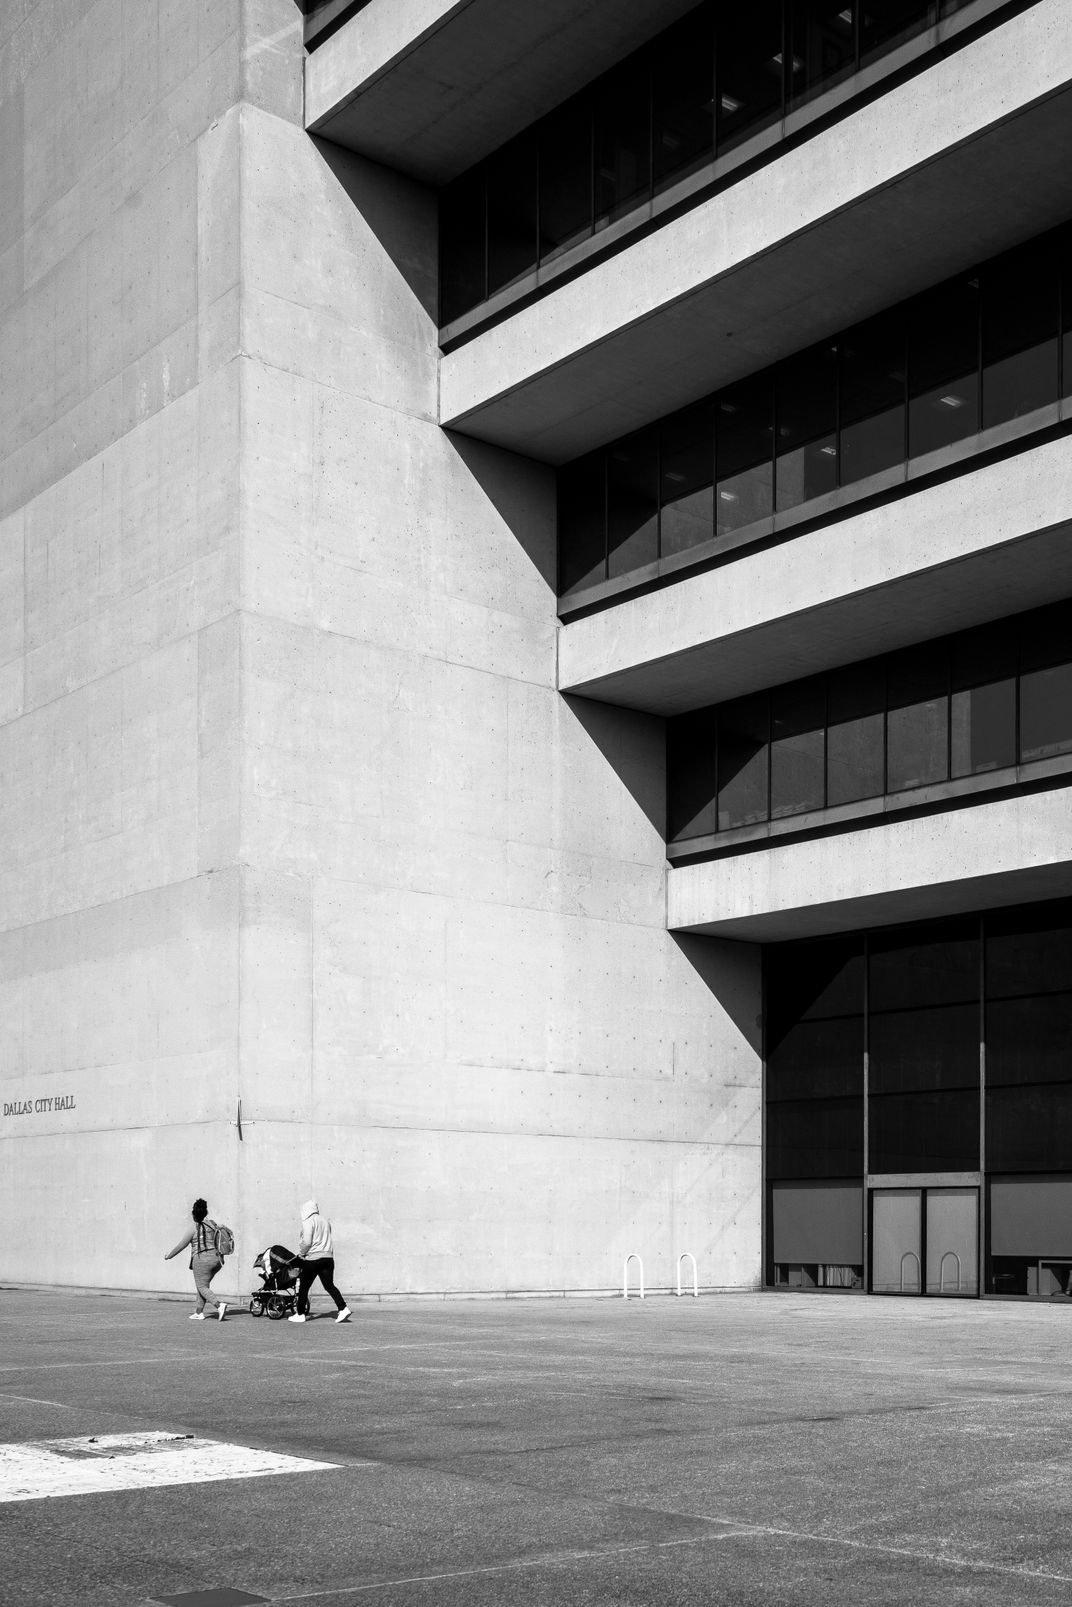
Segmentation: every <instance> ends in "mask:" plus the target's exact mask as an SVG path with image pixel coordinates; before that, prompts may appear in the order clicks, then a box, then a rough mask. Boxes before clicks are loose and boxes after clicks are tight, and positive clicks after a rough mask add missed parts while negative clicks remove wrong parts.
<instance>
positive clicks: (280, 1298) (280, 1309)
mask: <svg viewBox="0 0 1072 1607" xmlns="http://www.w3.org/2000/svg"><path fill="white" fill-rule="evenodd" d="M289 1304H290V1302H289V1300H288V1299H287V1297H286V1295H269V1296H268V1315H269V1317H271V1319H272V1321H273V1322H279V1320H280V1318H282V1317H285V1316H286V1314H287V1307H288V1305H289Z"/></svg>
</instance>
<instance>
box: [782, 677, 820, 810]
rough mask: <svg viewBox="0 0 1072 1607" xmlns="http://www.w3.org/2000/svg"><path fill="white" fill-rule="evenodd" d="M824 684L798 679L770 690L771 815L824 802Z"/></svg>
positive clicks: (812, 806)
mask: <svg viewBox="0 0 1072 1607" xmlns="http://www.w3.org/2000/svg"><path fill="white" fill-rule="evenodd" d="M825 726H826V684H825V682H824V681H822V680H814V681H800V682H797V683H796V684H795V685H793V686H786V687H781V688H779V690H778V691H776V692H773V693H772V694H771V778H770V789H771V818H772V819H773V820H777V819H778V818H779V816H781V815H799V814H800V813H802V811H804V810H807V809H821V808H822V807H823V804H824V802H825V773H824V759H825V748H826V740H825V739H826V730H825Z"/></svg>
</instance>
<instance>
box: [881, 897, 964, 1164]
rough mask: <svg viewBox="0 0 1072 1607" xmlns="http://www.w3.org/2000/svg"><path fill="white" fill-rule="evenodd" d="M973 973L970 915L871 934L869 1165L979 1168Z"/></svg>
mask: <svg viewBox="0 0 1072 1607" xmlns="http://www.w3.org/2000/svg"><path fill="white" fill-rule="evenodd" d="M980 981H981V977H980V946H979V925H978V922H977V921H971V922H958V923H955V924H953V923H951V924H950V925H948V926H945V927H942V926H928V927H925V928H916V929H912V928H908V929H903V930H902V931H899V932H893V933H877V934H876V935H875V936H874V937H873V938H872V939H871V942H870V944H869V957H868V989H869V1011H868V1076H869V1093H870V1095H871V1099H870V1107H869V1109H870V1130H869V1135H868V1136H869V1148H870V1166H871V1170H872V1171H882V1172H896V1171H931V1170H939V1169H949V1170H953V1169H958V1168H961V1167H963V1168H971V1169H974V1168H976V1167H978V1165H979V1082H980V1072H979V1064H980V1061H979V1042H980V1027H981V1020H980V1010H979V998H980Z"/></svg>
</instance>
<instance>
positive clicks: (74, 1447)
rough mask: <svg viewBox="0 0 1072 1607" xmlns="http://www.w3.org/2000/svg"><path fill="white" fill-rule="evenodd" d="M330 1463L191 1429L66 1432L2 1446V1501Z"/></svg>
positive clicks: (148, 1486) (254, 1475) (305, 1470)
mask: <svg viewBox="0 0 1072 1607" xmlns="http://www.w3.org/2000/svg"><path fill="white" fill-rule="evenodd" d="M351 1465H353V1464H351ZM357 1465H359V1466H360V1465H362V1464H357ZM365 1465H368V1464H365ZM329 1468H330V1469H335V1470H338V1468H339V1464H338V1463H336V1462H312V1461H309V1460H308V1459H307V1458H305V1457H301V1456H281V1455H279V1454H278V1453H277V1452H275V1451H254V1450H250V1449H249V1448H248V1447H246V1446H244V1445H227V1444H224V1443H223V1442H221V1441H219V1440H203V1439H200V1438H198V1437H197V1436H196V1435H193V1434H188V1435H182V1434H168V1433H162V1432H160V1431H156V1432H151V1433H139V1434H98V1435H95V1436H92V1437H91V1436H90V1435H87V1434H80V1435H77V1436H75V1437H74V1438H71V1439H62V1440H26V1441H23V1442H21V1443H18V1444H9V1445H0V1503H2V1502H5V1501H41V1500H46V1499H48V1498H50V1497H52V1496H63V1495H102V1494H105V1493H106V1492H108V1491H111V1490H149V1489H157V1488H160V1487H162V1486H165V1485H172V1484H208V1483H211V1482H212V1481H214V1480H216V1479H256V1478H263V1477H265V1476H266V1475H269V1474H273V1473H313V1472H320V1471H322V1470H325V1469H329Z"/></svg>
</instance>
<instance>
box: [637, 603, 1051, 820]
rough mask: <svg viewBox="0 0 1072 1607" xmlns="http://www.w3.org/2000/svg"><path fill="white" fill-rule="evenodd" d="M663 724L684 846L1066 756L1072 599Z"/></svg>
mask: <svg viewBox="0 0 1072 1607" xmlns="http://www.w3.org/2000/svg"><path fill="white" fill-rule="evenodd" d="M667 731H668V785H667V798H668V821H667V840H668V842H670V843H675V844H681V843H687V842H689V841H691V840H695V839H700V838H707V839H710V837H712V836H716V835H717V834H718V833H719V832H723V831H731V830H735V829H739V828H741V827H747V826H754V825H758V824H761V823H765V822H767V821H770V820H783V819H786V818H789V817H792V816H802V815H808V814H812V813H815V812H817V811H820V810H824V809H833V808H835V807H837V806H839V805H842V804H855V803H861V802H864V801H866V800H867V799H874V800H876V804H877V802H878V801H879V800H880V799H885V798H891V797H895V796H896V795H898V794H907V793H912V792H917V791H918V790H919V789H921V788H926V787H928V786H933V785H939V784H944V783H947V782H950V781H958V780H960V779H961V778H963V777H966V776H986V775H988V774H991V773H994V774H995V779H996V780H1000V781H1001V782H1002V783H1003V784H1006V785H1008V784H1010V783H1011V782H1013V781H1015V780H1016V779H1017V777H1016V773H1015V767H1016V766H1017V765H1018V764H1027V763H1031V762H1032V761H1035V760H1039V759H1049V758H1055V757H1058V756H1059V755H1062V754H1069V753H1072V601H1066V602H1061V603H1054V604H1051V605H1050V606H1049V607H1047V608H1043V609H1033V610H1032V611H1031V612H1030V613H1027V614H1018V615H1014V616H1012V617H1011V618H1010V619H1007V620H1002V621H1000V622H999V623H998V624H995V625H984V626H981V627H979V628H978V629H976V630H971V631H964V632H961V633H960V634H958V635H956V636H951V637H945V638H943V639H942V640H940V641H937V642H927V643H923V644H922V645H920V646H918V647H911V648H906V649H904V650H903V651H902V652H898V653H891V654H887V655H885V656H883V657H881V658H876V659H869V660H867V661H865V662H864V663H863V664H851V665H848V666H846V667H845V668H843V669H838V670H833V671H831V672H830V673H829V674H827V675H819V676H814V677H810V678H809V679H807V680H803V681H794V682H791V683H790V684H789V685H788V686H780V687H775V688H773V689H772V690H771V691H767V692H757V693H753V694H751V695H750V696H748V697H743V698H736V699H733V700H732V701H730V702H727V703H721V704H716V705H714V706H712V707H710V708H706V709H701V710H698V711H697V712H695V713H692V714H683V715H677V716H675V717H674V718H673V719H671V720H669V721H668V723H667Z"/></svg>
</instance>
